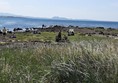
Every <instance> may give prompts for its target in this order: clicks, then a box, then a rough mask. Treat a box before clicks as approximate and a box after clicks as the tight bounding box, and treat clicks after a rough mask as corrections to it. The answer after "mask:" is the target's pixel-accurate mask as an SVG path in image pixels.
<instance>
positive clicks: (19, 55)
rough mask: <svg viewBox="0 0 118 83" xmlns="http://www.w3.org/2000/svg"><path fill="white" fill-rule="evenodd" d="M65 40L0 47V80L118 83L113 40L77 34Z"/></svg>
mask: <svg viewBox="0 0 118 83" xmlns="http://www.w3.org/2000/svg"><path fill="white" fill-rule="evenodd" d="M43 34H44V33H43ZM47 34H48V33H47ZM53 34H55V33H53ZM18 35H19V36H18ZM17 36H18V37H19V39H20V34H17ZM29 37H30V36H29ZM21 39H24V38H21ZM52 39H53V38H52ZM69 39H70V40H72V42H71V43H57V44H54V43H38V42H27V43H25V42H24V43H22V42H21V43H13V44H8V45H5V46H1V47H0V83H118V56H117V55H118V48H117V47H118V41H117V40H112V39H104V38H99V37H90V38H87V37H85V36H84V37H82V36H79V34H76V35H75V36H74V37H73V36H71V37H69ZM75 40H78V41H75Z"/></svg>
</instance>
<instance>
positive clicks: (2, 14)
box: [0, 13, 18, 16]
mask: <svg viewBox="0 0 118 83" xmlns="http://www.w3.org/2000/svg"><path fill="white" fill-rule="evenodd" d="M0 16H18V15H15V14H10V13H0Z"/></svg>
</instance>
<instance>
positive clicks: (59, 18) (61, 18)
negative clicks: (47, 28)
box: [52, 16, 70, 20]
mask: <svg viewBox="0 0 118 83" xmlns="http://www.w3.org/2000/svg"><path fill="white" fill-rule="evenodd" d="M52 19H56V20H70V19H68V18H65V17H59V16H54V17H52Z"/></svg>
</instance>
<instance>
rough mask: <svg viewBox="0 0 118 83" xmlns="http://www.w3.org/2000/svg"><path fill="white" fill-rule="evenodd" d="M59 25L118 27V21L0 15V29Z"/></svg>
mask: <svg viewBox="0 0 118 83" xmlns="http://www.w3.org/2000/svg"><path fill="white" fill-rule="evenodd" d="M43 24H44V25H46V26H51V25H61V26H69V25H72V26H79V27H104V28H118V22H112V21H92V20H58V19H44V18H29V17H13V16H8V17H7V16H5V17H4V16H0V29H2V28H3V27H6V28H7V29H10V30H13V28H31V27H41V26H42V25H43Z"/></svg>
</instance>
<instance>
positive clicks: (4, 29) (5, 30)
mask: <svg viewBox="0 0 118 83" xmlns="http://www.w3.org/2000/svg"><path fill="white" fill-rule="evenodd" d="M2 33H3V35H4V36H5V35H6V34H7V29H6V28H5V27H4V28H3V30H2Z"/></svg>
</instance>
